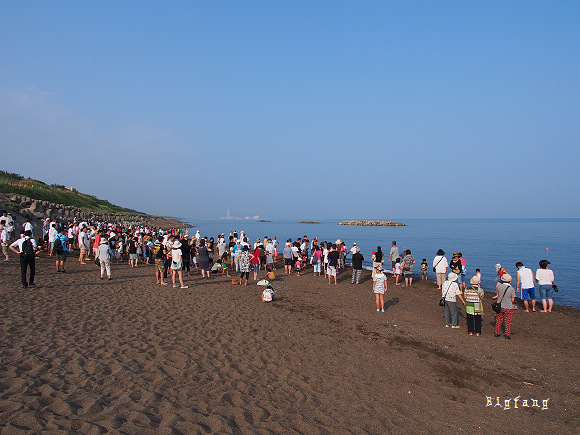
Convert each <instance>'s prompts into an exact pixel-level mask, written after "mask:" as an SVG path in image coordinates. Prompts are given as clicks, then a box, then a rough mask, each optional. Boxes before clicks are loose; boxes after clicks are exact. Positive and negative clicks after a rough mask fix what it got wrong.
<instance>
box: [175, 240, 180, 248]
mask: <svg viewBox="0 0 580 435" xmlns="http://www.w3.org/2000/svg"><path fill="white" fill-rule="evenodd" d="M173 247H174V248H181V242H180V241H179V240H178V241H177V242H173Z"/></svg>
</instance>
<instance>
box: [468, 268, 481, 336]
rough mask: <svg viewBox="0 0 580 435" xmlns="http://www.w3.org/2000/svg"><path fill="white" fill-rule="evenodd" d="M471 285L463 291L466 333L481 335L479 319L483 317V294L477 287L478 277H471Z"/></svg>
mask: <svg viewBox="0 0 580 435" xmlns="http://www.w3.org/2000/svg"><path fill="white" fill-rule="evenodd" d="M470 283H471V285H470V286H469V287H467V288H466V289H465V317H466V319H467V332H468V334H469V335H473V334H475V335H476V336H477V337H479V336H480V335H481V317H482V315H483V304H482V301H483V296H484V292H483V290H482V289H481V287H479V283H480V281H479V277H477V276H473V277H472V278H471V281H470Z"/></svg>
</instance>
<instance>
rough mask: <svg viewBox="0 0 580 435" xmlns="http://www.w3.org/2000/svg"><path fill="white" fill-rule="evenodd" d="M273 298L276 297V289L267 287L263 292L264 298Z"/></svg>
mask: <svg viewBox="0 0 580 435" xmlns="http://www.w3.org/2000/svg"><path fill="white" fill-rule="evenodd" d="M272 299H274V291H273V290H272V289H270V288H265V289H264V291H263V292H262V300H263V301H264V302H272Z"/></svg>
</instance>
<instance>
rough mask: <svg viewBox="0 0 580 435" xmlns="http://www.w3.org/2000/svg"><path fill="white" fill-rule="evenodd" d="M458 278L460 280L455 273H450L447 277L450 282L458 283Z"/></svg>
mask: <svg viewBox="0 0 580 435" xmlns="http://www.w3.org/2000/svg"><path fill="white" fill-rule="evenodd" d="M457 278H458V276H457V274H456V273H454V272H449V275H447V279H448V280H449V281H457Z"/></svg>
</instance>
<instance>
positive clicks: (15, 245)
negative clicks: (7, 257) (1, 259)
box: [10, 237, 37, 253]
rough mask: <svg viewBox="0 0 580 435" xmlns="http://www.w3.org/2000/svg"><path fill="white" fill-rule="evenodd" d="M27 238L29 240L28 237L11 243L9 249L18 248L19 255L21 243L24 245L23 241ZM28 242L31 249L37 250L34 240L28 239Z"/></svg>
mask: <svg viewBox="0 0 580 435" xmlns="http://www.w3.org/2000/svg"><path fill="white" fill-rule="evenodd" d="M28 238H29V237H22V238H20V239H18V240H16V241H15V242H14V243H12V244H11V245H10V247H11V248H18V252H19V253H21V252H22V244H23V243H24V241H25V240H26V239H28ZM30 241H31V242H32V247H33V248H37V245H36V240H34V239H30Z"/></svg>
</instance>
